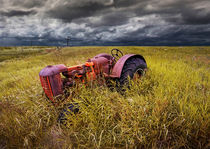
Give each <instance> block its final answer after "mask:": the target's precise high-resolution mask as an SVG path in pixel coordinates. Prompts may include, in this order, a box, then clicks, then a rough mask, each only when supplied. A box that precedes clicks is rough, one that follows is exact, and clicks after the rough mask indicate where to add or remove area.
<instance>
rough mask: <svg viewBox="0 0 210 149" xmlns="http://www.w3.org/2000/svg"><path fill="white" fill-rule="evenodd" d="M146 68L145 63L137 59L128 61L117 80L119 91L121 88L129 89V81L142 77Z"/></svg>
mask: <svg viewBox="0 0 210 149" xmlns="http://www.w3.org/2000/svg"><path fill="white" fill-rule="evenodd" d="M146 68H147V64H146V62H145V61H144V60H143V59H141V58H138V57H133V58H130V59H128V60H127V61H126V62H125V64H124V66H123V69H122V72H121V76H120V78H119V80H118V82H119V85H118V87H120V90H122V88H125V87H128V88H130V84H129V79H131V80H133V79H138V78H140V77H141V76H143V75H144V73H145V70H146Z"/></svg>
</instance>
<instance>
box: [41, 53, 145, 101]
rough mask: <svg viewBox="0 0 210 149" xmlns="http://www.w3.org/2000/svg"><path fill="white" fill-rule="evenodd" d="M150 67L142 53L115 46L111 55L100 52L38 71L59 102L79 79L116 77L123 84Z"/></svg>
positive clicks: (48, 92) (50, 95) (49, 93)
mask: <svg viewBox="0 0 210 149" xmlns="http://www.w3.org/2000/svg"><path fill="white" fill-rule="evenodd" d="M146 68H147V64H146V61H145V59H144V57H143V56H141V55H138V54H126V55H124V56H123V53H122V52H121V51H120V50H118V49H112V50H111V55H109V54H106V53H101V54H98V55H96V56H95V57H93V58H91V59H88V60H87V62H85V63H84V64H81V65H76V66H71V67H66V66H65V65H63V64H59V65H49V66H47V67H45V68H44V69H42V70H41V71H40V73H39V76H40V81H41V85H42V87H43V90H44V93H45V95H46V96H47V98H48V99H50V101H51V102H52V103H53V104H54V105H56V103H58V100H60V99H61V98H62V97H64V96H65V90H66V89H68V88H71V87H74V86H76V85H77V84H79V83H84V84H85V83H87V82H90V81H94V80H99V79H101V78H104V80H105V81H104V82H107V80H114V81H116V82H117V84H118V87H123V86H124V85H125V84H126V83H127V82H128V80H129V78H130V79H136V78H139V77H141V76H142V75H143V74H144V72H145V70H146Z"/></svg>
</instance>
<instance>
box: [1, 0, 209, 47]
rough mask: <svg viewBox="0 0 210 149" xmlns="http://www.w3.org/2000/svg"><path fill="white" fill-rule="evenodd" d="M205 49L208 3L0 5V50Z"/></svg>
mask: <svg viewBox="0 0 210 149" xmlns="http://www.w3.org/2000/svg"><path fill="white" fill-rule="evenodd" d="M67 37H70V44H71V45H84V46H85V45H210V0H0V46H8V45H30V44H31V43H32V44H33V45H60V46H62V45H65V44H66V42H65V39H66V38H67Z"/></svg>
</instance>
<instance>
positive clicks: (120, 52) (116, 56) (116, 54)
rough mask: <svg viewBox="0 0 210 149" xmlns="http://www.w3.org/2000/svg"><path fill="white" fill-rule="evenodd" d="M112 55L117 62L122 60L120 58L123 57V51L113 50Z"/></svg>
mask: <svg viewBox="0 0 210 149" xmlns="http://www.w3.org/2000/svg"><path fill="white" fill-rule="evenodd" d="M111 54H112V56H113V57H114V58H115V60H118V59H120V57H122V56H123V53H122V51H120V50H118V49H112V50H111Z"/></svg>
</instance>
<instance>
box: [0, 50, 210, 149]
mask: <svg viewBox="0 0 210 149" xmlns="http://www.w3.org/2000/svg"><path fill="white" fill-rule="evenodd" d="M112 48H118V49H120V50H122V51H123V52H124V53H125V54H126V53H136V54H141V55H143V56H144V57H145V59H146V61H147V65H148V71H147V74H146V75H145V76H144V77H143V78H142V79H141V80H138V82H137V83H134V84H133V86H132V87H131V89H130V90H127V91H126V94H125V95H124V96H122V95H120V94H119V93H118V92H116V91H113V92H112V91H110V90H109V89H108V88H107V87H106V86H98V85H96V84H93V85H91V86H89V87H88V88H87V87H84V86H82V85H81V87H79V88H78V89H75V92H76V93H75V95H74V96H73V98H69V99H66V101H65V102H64V103H70V102H72V101H73V100H74V101H75V102H78V103H80V111H81V112H80V113H79V114H77V115H73V114H72V115H69V116H68V121H67V126H66V127H63V126H60V125H59V124H58V123H57V117H58V113H59V112H58V109H57V108H54V107H53V106H52V105H51V103H49V102H48V101H47V100H46V98H45V96H44V95H43V91H42V88H41V85H40V81H39V76H38V73H39V71H40V70H41V69H42V68H44V67H45V66H46V65H53V64H65V65H67V66H71V65H76V64H81V63H83V62H85V61H86V60H87V59H88V58H91V57H93V56H95V55H96V54H99V53H110V49H112ZM46 49H47V50H46ZM5 55H6V56H5ZM0 61H1V62H0V90H1V91H0V120H1V121H0V148H49V149H51V148H126V147H127V148H154V149H155V148H174V149H177V148H195V149H197V148H202V149H203V148H209V146H210V144H209V141H210V139H209V136H210V108H209V106H210V100H209V99H210V97H209V93H210V91H209V88H210V83H209V80H210V70H209V64H210V47H69V48H63V49H62V50H56V48H54V47H46V48H44V47H32V48H31V47H15V48H12V47H11V48H4V47H2V48H1V49H0ZM132 83H133V82H132Z"/></svg>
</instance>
